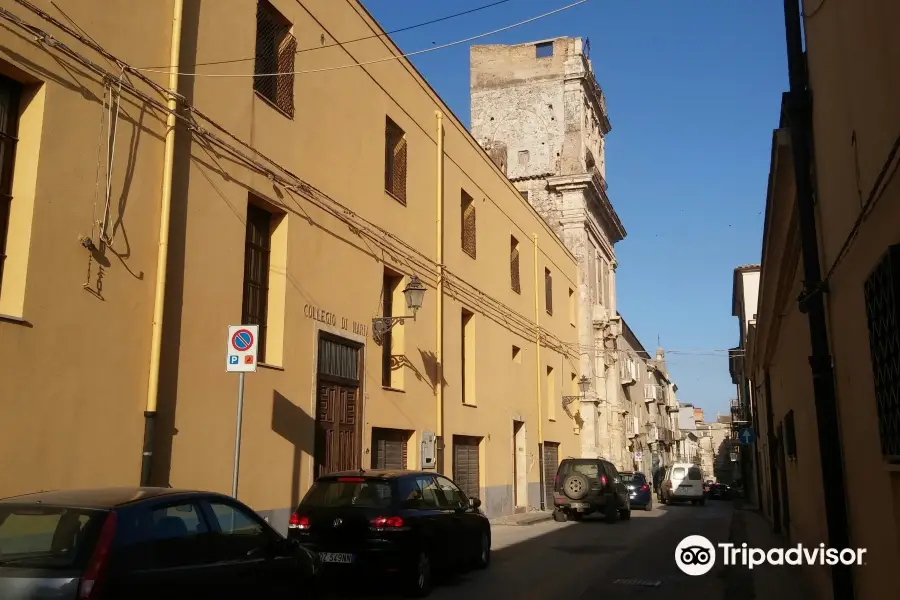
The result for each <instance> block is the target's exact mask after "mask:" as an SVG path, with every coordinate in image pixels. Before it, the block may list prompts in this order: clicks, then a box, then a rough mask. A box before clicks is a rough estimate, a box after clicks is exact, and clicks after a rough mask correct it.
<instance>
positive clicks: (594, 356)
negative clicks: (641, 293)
mask: <svg viewBox="0 0 900 600" xmlns="http://www.w3.org/2000/svg"><path fill="white" fill-rule="evenodd" d="M588 54H589V52H588V48H587V46H586V42H585V41H584V40H582V39H581V38H570V37H560V38H554V39H550V40H543V41H538V42H531V43H527V44H517V45H511V46H507V45H487V46H473V47H472V49H471V53H470V59H471V65H470V68H471V104H472V134H473V135H474V137H475V138H476V139H477V140H478V141H479V143H481V144H482V145H483V146H484V147H485V148H486V149H488V151H489V152H490V153H491V155H492V156H493V157H494V159H495V160H496V162H497V163H498V165H500V166H501V168H502V169H504V170H505V172H506V173H507V174H508V175H509V178H510V179H511V180H512V181H513V183H514V184H515V186H516V188H518V189H519V190H520V192H521V194H522V195H523V196H524V197H526V198H527V199H528V202H529V203H531V205H532V206H534V207H535V208H536V209H537V211H538V212H539V213H540V214H541V216H542V217H543V218H544V220H545V221H546V222H547V223H548V225H549V226H550V227H551V228H552V229H553V230H554V231H556V232H557V233H558V234H559V235H560V237H561V238H562V239H563V240H564V241H565V244H566V246H567V247H568V248H569V250H570V251H571V252H572V253H573V254H574V255H575V257H576V258H577V259H578V265H579V285H578V288H577V290H576V298H575V300H576V301H577V303H578V304H579V306H580V313H579V314H580V317H579V322H578V336H579V346H580V352H581V371H582V372H584V373H586V374H588V375H589V377H590V379H591V389H590V391H589V392H588V394H586V396H585V398H584V399H583V400H582V401H581V414H582V416H583V418H584V421H585V423H584V429H583V431H582V436H581V441H582V455H583V456H588V457H596V456H603V457H605V458H608V459H609V460H611V461H612V462H614V463H615V464H616V465H617V466H618V467H620V468H623V467H625V466H626V465H629V466H630V463H631V459H630V457H627V456H626V447H627V445H628V442H627V437H626V425H625V417H626V412H625V411H626V407H625V406H624V405H623V404H621V403H620V394H621V383H620V379H619V373H620V365H619V362H618V361H619V358H620V356H621V355H620V353H619V349H618V348H617V341H618V339H619V338H620V335H621V331H622V325H621V320H620V318H619V315H618V312H617V309H616V283H615V280H616V278H615V272H616V268H617V262H616V255H615V250H614V246H615V244H616V243H617V242H619V241H621V240H622V239H623V238H624V237H625V229H624V227H623V226H622V223H621V222H620V220H619V217H618V215H617V214H616V212H615V210H614V209H613V206H612V203H611V201H610V198H609V195H608V194H607V183H606V135H607V134H608V133H609V132H610V129H611V127H610V123H609V115H608V112H607V109H606V99H605V97H604V95H603V92H602V90H601V89H600V86H599V85H598V84H597V80H596V78H595V77H594V73H593V70H592V67H591V62H590V59H589V57H588Z"/></svg>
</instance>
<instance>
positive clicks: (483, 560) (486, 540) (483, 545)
mask: <svg viewBox="0 0 900 600" xmlns="http://www.w3.org/2000/svg"><path fill="white" fill-rule="evenodd" d="M490 564H491V538H490V536H488V534H486V533H482V534H481V542H480V544H479V548H478V561H477V562H476V563H475V566H476V567H478V568H479V569H487V568H488V565H490Z"/></svg>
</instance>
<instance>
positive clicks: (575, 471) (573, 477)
mask: <svg viewBox="0 0 900 600" xmlns="http://www.w3.org/2000/svg"><path fill="white" fill-rule="evenodd" d="M595 512H599V513H603V514H604V515H605V516H606V520H607V521H609V522H613V521H615V520H616V519H617V518H619V517H621V518H623V519H630V518H631V501H630V493H629V491H628V488H627V487H625V483H624V482H623V481H622V478H621V477H620V475H619V472H618V471H617V470H616V467H615V465H613V464H612V463H611V462H609V461H607V460H603V459H602V458H565V459H563V460H562V462H560V463H559V467H558V468H557V470H556V477H555V478H554V480H553V518H554V519H555V520H556V521H559V522H563V521H567V520H568V519H573V520H575V521H580V520H581V519H582V517H584V515H589V514H591V513H595Z"/></svg>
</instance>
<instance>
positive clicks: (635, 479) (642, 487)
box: [619, 471, 653, 510]
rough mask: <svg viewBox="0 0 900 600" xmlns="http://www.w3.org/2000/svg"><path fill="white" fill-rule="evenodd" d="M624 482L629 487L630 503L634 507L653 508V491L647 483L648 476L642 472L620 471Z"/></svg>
mask: <svg viewBox="0 0 900 600" xmlns="http://www.w3.org/2000/svg"><path fill="white" fill-rule="evenodd" d="M619 476H620V477H621V479H622V483H624V484H625V487H626V488H628V495H629V498H628V500H629V503H630V504H631V507H632V508H643V509H644V510H653V491H652V490H651V489H650V484H649V483H647V477H646V475H644V474H643V473H641V472H636V473H632V472H630V471H622V472H621V473H619Z"/></svg>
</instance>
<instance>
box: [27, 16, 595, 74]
mask: <svg viewBox="0 0 900 600" xmlns="http://www.w3.org/2000/svg"><path fill="white" fill-rule="evenodd" d="M17 1H18V0H17ZM585 2H588V0H578V1H577V2H573V3H571V4H567V5H566V6H562V7H560V8H557V9H554V10H551V11H549V12H545V13H543V14H540V15H537V16H535V17H531V18H530V19H525V20H524V21H519V22H518V23H513V24H512V25H507V26H505V27H501V28H499V29H493V30H491V31H486V32H484V33H479V34H478V35H473V36H471V37H467V38H464V39H461V40H456V41H453V42H448V43H446V44H441V45H439V46H432V47H431V48H423V49H422V50H416V51H414V52H407V53H403V54H392V55H391V56H386V57H384V58H377V59H374V60H368V61H363V62H354V63H350V64H346V65H338V66H336V67H322V68H321V69H310V70H308V71H285V72H278V73H183V72H176V74H177V75H179V76H181V77H209V78H240V77H253V78H256V77H280V76H283V75H309V74H311V73H324V72H326V71H338V70H341V69H350V68H353V67H365V66H368V65H375V64H379V63H384V62H389V61H393V60H399V59H401V58H409V57H411V56H418V55H420V54H426V53H428V52H436V51H437V50H444V49H445V48H450V47H452V46H459V45H460V44H466V43H468V42H472V41H474V40H479V39H481V38H485V37H488V36H491V35H495V34H497V33H502V32H504V31H509V30H510V29H515V28H516V27H521V26H522V25H527V24H528V23H533V22H535V21H538V20H540V19H545V18H547V17H550V16H552V15H555V14H557V13H561V12H563V11H565V10H569V9H571V8H575V7H576V6H578V5H580V4H584V3H585ZM132 68H133V69H135V70H136V71H143V72H145V73H162V74H165V75H171V74H172V72H171V71H165V70H161V69H147V68H136V67H132Z"/></svg>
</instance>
